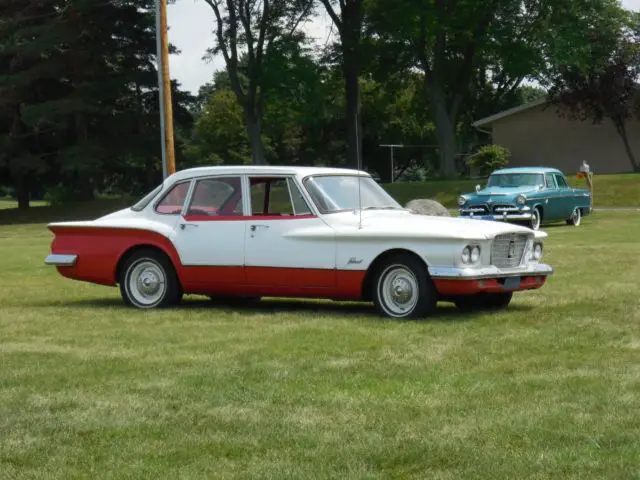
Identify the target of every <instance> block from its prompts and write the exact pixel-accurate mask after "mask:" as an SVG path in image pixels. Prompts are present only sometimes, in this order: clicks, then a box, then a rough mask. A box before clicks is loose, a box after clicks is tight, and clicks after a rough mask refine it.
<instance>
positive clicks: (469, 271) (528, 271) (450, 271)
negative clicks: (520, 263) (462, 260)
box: [429, 263, 553, 280]
mask: <svg viewBox="0 0 640 480" xmlns="http://www.w3.org/2000/svg"><path fill="white" fill-rule="evenodd" d="M552 273H553V268H551V266H549V265H547V264H544V263H534V264H531V265H528V266H526V267H518V268H509V269H506V268H505V269H500V268H498V267H494V266H493V265H491V266H487V267H481V268H456V267H429V274H430V275H431V277H432V278H435V279H438V280H484V279H487V278H505V277H530V276H537V275H551V274H552Z"/></svg>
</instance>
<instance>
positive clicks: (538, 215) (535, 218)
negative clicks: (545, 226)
mask: <svg viewBox="0 0 640 480" xmlns="http://www.w3.org/2000/svg"><path fill="white" fill-rule="evenodd" d="M540 223H542V212H541V211H540V209H539V208H538V207H536V208H534V209H533V212H532V213H531V220H530V221H529V227H530V228H531V230H540Z"/></svg>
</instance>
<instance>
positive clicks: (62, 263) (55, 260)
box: [44, 253, 78, 267]
mask: <svg viewBox="0 0 640 480" xmlns="http://www.w3.org/2000/svg"><path fill="white" fill-rule="evenodd" d="M76 260H78V255H70V254H59V253H52V254H51V255H48V256H47V258H45V259H44V263H45V264H46V265H55V266H57V267H73V266H74V265H75V264H76Z"/></svg>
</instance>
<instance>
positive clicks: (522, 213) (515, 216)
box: [458, 207, 532, 222]
mask: <svg viewBox="0 0 640 480" xmlns="http://www.w3.org/2000/svg"><path fill="white" fill-rule="evenodd" d="M483 212H485V210H484V209H483V208H473V207H471V208H460V209H458V215H459V216H461V217H465V218H473V219H475V220H498V221H505V222H506V221H510V220H511V221H521V220H531V217H532V213H531V209H530V208H529V207H522V208H516V207H511V208H506V207H505V208H496V210H495V213H483Z"/></svg>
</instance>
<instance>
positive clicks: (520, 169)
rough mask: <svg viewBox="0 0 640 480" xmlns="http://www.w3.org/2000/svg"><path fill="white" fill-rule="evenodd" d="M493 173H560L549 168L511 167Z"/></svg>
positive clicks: (555, 169)
mask: <svg viewBox="0 0 640 480" xmlns="http://www.w3.org/2000/svg"><path fill="white" fill-rule="evenodd" d="M493 173H562V172H561V171H560V170H558V169H557V168H550V167H512V168H503V169H501V170H495V171H494V172H493Z"/></svg>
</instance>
